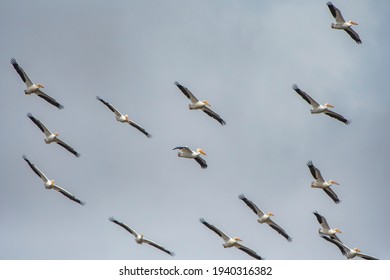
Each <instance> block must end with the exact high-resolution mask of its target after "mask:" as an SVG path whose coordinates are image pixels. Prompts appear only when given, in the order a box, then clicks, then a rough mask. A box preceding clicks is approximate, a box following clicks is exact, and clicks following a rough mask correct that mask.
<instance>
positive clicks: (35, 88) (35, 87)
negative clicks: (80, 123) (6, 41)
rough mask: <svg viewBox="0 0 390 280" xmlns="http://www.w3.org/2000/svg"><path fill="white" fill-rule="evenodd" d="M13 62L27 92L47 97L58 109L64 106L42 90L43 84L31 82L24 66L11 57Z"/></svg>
mask: <svg viewBox="0 0 390 280" xmlns="http://www.w3.org/2000/svg"><path fill="white" fill-rule="evenodd" d="M11 64H12V65H13V66H14V68H15V70H16V72H18V74H19V76H20V78H22V80H23V82H24V83H25V84H26V87H27V89H26V90H25V91H24V93H25V94H28V95H30V94H32V93H35V94H36V95H38V96H39V97H41V98H43V99H45V100H46V101H47V102H49V103H50V104H52V105H54V106H56V107H57V108H58V109H62V108H64V106H62V105H61V104H60V103H58V102H57V101H56V100H55V99H54V98H53V97H50V96H49V95H47V94H46V93H44V92H42V91H41V90H40V89H41V88H44V86H43V85H42V84H34V83H33V82H31V80H30V78H29V77H28V76H27V74H26V73H25V72H24V70H23V68H22V67H20V66H19V64H18V63H17V62H16V60H15V58H12V59H11Z"/></svg>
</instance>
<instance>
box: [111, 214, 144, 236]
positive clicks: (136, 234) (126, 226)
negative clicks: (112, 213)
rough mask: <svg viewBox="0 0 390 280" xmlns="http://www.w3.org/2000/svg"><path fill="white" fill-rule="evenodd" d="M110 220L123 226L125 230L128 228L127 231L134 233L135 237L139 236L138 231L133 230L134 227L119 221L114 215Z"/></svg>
mask: <svg viewBox="0 0 390 280" xmlns="http://www.w3.org/2000/svg"><path fill="white" fill-rule="evenodd" d="M109 220H110V221H111V222H113V223H115V224H117V225H118V226H121V227H123V228H124V229H125V230H127V231H128V232H130V233H131V234H132V235H134V237H136V238H137V236H138V233H137V232H136V231H135V230H133V229H132V228H130V227H129V226H128V225H126V224H124V223H121V222H119V221H118V220H116V219H115V218H114V217H111V218H109Z"/></svg>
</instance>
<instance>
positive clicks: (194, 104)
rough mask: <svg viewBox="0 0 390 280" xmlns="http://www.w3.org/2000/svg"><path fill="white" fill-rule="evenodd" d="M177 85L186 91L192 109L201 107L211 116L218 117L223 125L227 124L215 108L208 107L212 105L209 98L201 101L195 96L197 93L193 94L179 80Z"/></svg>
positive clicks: (182, 90)
mask: <svg viewBox="0 0 390 280" xmlns="http://www.w3.org/2000/svg"><path fill="white" fill-rule="evenodd" d="M175 85H176V86H177V87H178V88H179V89H180V90H181V92H182V93H184V95H185V96H187V98H188V99H189V100H191V103H192V104H189V108H190V110H198V109H200V110H202V111H203V112H205V113H206V114H207V115H209V116H210V117H212V118H214V119H216V120H217V121H218V122H219V123H220V124H221V125H225V124H226V122H225V121H224V120H223V119H222V118H221V117H220V116H219V115H218V114H217V113H215V112H214V111H213V110H211V109H210V108H209V107H207V106H210V107H211V105H210V104H209V102H208V101H207V100H203V101H200V100H199V99H198V98H196V97H195V95H193V94H192V92H191V91H190V90H189V89H188V88H186V87H184V86H182V85H181V84H179V83H178V82H175Z"/></svg>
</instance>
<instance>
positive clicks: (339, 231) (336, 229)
mask: <svg viewBox="0 0 390 280" xmlns="http://www.w3.org/2000/svg"><path fill="white" fill-rule="evenodd" d="M334 231H335V232H338V233H343V232H342V231H341V230H339V229H338V228H335V229H334Z"/></svg>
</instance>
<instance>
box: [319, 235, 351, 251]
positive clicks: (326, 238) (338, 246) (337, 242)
mask: <svg viewBox="0 0 390 280" xmlns="http://www.w3.org/2000/svg"><path fill="white" fill-rule="evenodd" d="M321 237H322V238H323V239H325V240H326V241H328V242H330V243H333V244H334V245H336V246H337V248H339V249H340V251H341V254H343V256H345V255H347V251H349V250H350V249H349V248H348V247H347V246H345V245H344V244H343V243H341V242H339V241H337V240H334V239H332V238H330V237H329V236H326V235H321Z"/></svg>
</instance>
